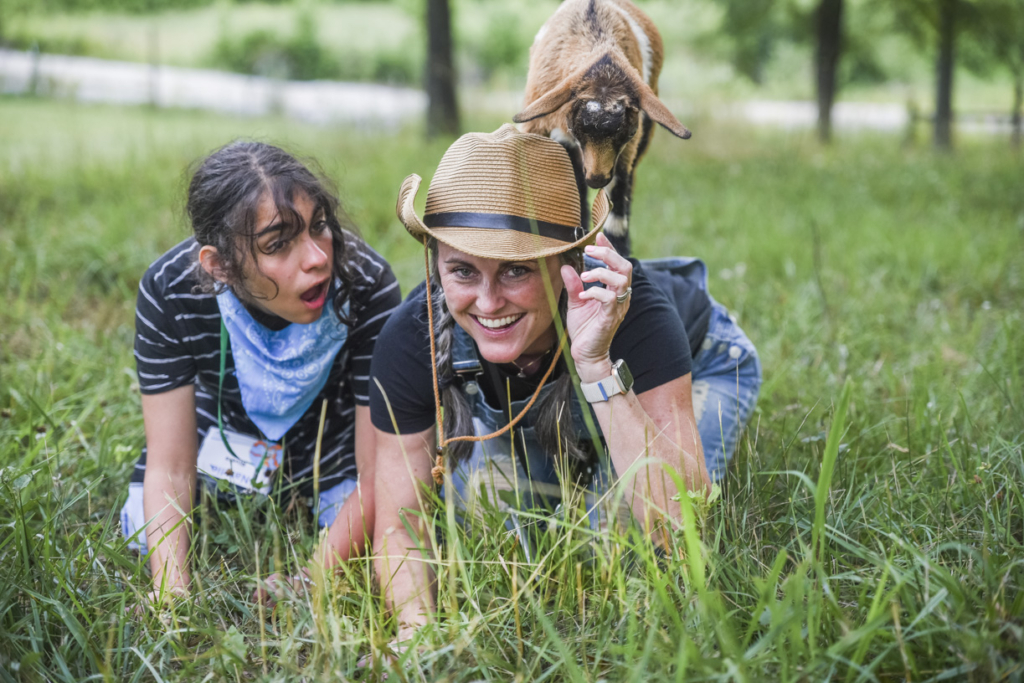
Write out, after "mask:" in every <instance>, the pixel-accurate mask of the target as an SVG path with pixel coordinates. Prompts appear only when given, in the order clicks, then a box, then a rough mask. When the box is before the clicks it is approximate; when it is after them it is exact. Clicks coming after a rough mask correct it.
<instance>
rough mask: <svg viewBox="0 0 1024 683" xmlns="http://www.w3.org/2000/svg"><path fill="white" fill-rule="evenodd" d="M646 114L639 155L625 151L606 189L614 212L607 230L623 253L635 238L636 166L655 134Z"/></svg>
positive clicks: (638, 150)
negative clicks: (631, 218)
mask: <svg viewBox="0 0 1024 683" xmlns="http://www.w3.org/2000/svg"><path fill="white" fill-rule="evenodd" d="M641 116H643V124H642V125H643V128H642V133H641V135H640V143H639V144H638V145H637V150H636V154H634V155H633V157H632V160H629V159H628V157H627V155H626V154H622V155H621V156H620V157H619V160H618V162H617V163H616V164H615V175H614V176H613V178H612V182H611V185H610V186H609V187H607V188H605V191H606V192H608V194H609V199H611V200H612V213H611V215H610V216H608V221H607V222H606V223H605V233H606V234H607V235H608V239H609V241H610V242H611V243H612V246H614V247H615V250H616V251H618V252H619V253H620V254H622V255H623V256H629V255H630V254H631V252H632V240H630V238H629V214H630V210H631V206H630V204H632V202H633V179H634V177H635V176H636V165H637V163H639V161H640V159H641V157H643V155H644V152H646V151H647V148H648V147H649V146H650V143H651V138H652V137H654V121H652V120H651V118H650V117H649V116H647V114H641Z"/></svg>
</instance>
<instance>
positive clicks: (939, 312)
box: [0, 99, 1024, 681]
mask: <svg viewBox="0 0 1024 683" xmlns="http://www.w3.org/2000/svg"><path fill="white" fill-rule="evenodd" d="M0 109H2V111H3V121H4V125H3V126H2V127H0V296H2V301H3V305H0V409H2V410H3V412H2V413H0V415H2V417H0V468H2V469H0V520H2V521H3V523H2V525H0V680H3V681H7V680H28V681H31V680H82V679H85V678H87V677H93V678H104V679H108V680H120V679H125V680H164V681H172V680H200V679H203V678H204V677H210V678H213V679H220V678H230V679H233V680H249V679H253V678H256V679H260V680H299V679H306V680H309V679H316V680H320V679H324V680H344V679H348V678H351V677H352V672H353V667H354V665H355V662H356V660H357V659H358V658H359V657H360V656H362V655H364V654H366V653H368V652H370V651H371V650H372V649H374V648H379V647H381V646H382V645H383V644H385V643H386V642H387V641H388V639H389V637H390V633H391V632H392V631H391V628H392V625H391V624H389V623H388V621H387V619H386V617H385V615H384V613H383V611H382V608H381V603H380V599H379V595H378V593H377V591H376V589H375V588H374V586H373V584H372V583H371V581H370V572H369V568H368V564H367V563H365V562H354V563H352V565H351V566H350V567H349V568H348V571H347V573H346V575H345V576H343V577H339V578H338V579H331V580H327V579H323V578H320V579H318V581H317V582H316V585H315V587H314V590H313V591H312V593H311V594H310V595H309V596H307V597H304V598H296V599H295V600H291V601H285V602H283V603H281V604H280V605H279V606H278V607H277V609H276V610H275V611H273V612H263V611H261V610H260V609H259V608H258V607H257V606H256V605H255V604H254V603H252V602H250V600H249V597H250V594H251V592H252V588H253V585H254V583H253V582H254V580H255V577H257V576H266V575H267V574H268V573H269V572H270V571H274V570H277V569H281V568H282V567H287V566H294V565H295V563H297V562H300V561H303V560H304V559H305V558H306V557H308V555H309V553H310V552H311V548H312V546H313V544H314V541H315V538H314V533H313V531H312V528H311V525H310V523H309V520H308V519H306V518H305V516H304V515H302V514H299V511H298V509H292V510H287V509H286V508H285V506H284V505H281V506H274V505H270V504H268V505H265V506H263V507H262V508H261V509H258V510H256V509H249V508H248V507H247V508H246V509H243V510H234V509H217V508H216V507H213V506H207V508H206V510H205V514H203V515H202V516H201V518H200V519H199V520H198V521H197V522H196V523H195V536H194V538H195V543H194V548H195V557H194V559H193V564H194V568H195V569H194V577H195V581H196V585H195V599H194V600H192V601H188V602H183V603H180V604H178V605H177V607H176V608H175V609H174V610H168V611H165V612H162V613H159V614H155V613H151V612H147V613H146V614H145V615H144V616H141V617H134V616H130V615H127V614H126V612H125V610H126V609H130V608H132V607H134V606H135V605H136V604H138V603H139V601H140V597H141V595H142V594H144V593H145V591H146V590H147V589H148V586H149V578H148V575H147V570H146V569H145V568H144V567H143V566H141V565H140V563H139V562H138V560H137V558H135V557H134V556H133V555H132V554H131V553H130V552H128V551H126V550H125V548H124V545H123V542H122V540H121V538H120V532H119V529H118V524H117V519H116V515H117V510H118V509H119V507H120V504H121V502H122V501H123V495H124V491H125V486H126V483H127V480H128V476H129V473H130V471H131V467H132V464H133V463H134V461H135V459H136V456H137V450H138V448H139V446H140V445H141V443H142V420H141V414H140V409H139V399H138V392H137V389H136V387H135V378H134V364H133V361H132V356H131V345H132V336H133V317H132V312H133V306H134V297H135V290H136V286H137V283H138V280H139V278H140V276H141V275H142V273H143V271H144V270H145V268H146V267H147V265H148V264H149V263H150V262H151V261H152V260H153V259H155V258H156V257H158V256H159V255H160V254H161V253H162V251H163V250H165V249H167V248H168V247H170V246H171V245H173V244H175V243H176V242H178V241H179V240H180V239H183V238H184V237H185V236H186V235H187V234H188V233H187V228H186V227H185V225H184V223H183V219H182V216H181V209H180V207H181V203H182V198H183V182H184V181H183V178H184V176H183V171H184V169H185V168H186V167H187V166H188V164H189V163H190V162H192V161H194V160H195V159H196V158H198V157H200V156H201V155H202V154H204V153H206V152H208V151H209V150H211V149H212V148H214V147H216V146H218V145H220V144H222V143H224V142H226V141H228V140H229V139H232V138H233V137H237V136H241V135H250V136H258V137H261V138H263V139H267V140H271V141H275V142H280V143H282V144H285V145H286V146H287V147H289V148H290V149H293V150H295V151H298V152H300V153H308V152H315V153H316V155H317V156H318V157H319V159H320V160H321V161H322V162H323V165H324V167H325V168H326V170H327V172H328V174H329V175H330V176H331V177H333V178H335V179H336V180H337V181H338V183H339V185H340V187H341V190H342V197H343V199H344V201H345V203H346V205H347V206H348V208H349V211H350V212H351V214H352V216H353V217H354V219H355V220H356V222H357V223H358V224H359V225H360V226H361V228H362V231H363V234H364V235H365V236H366V238H367V239H368V240H369V241H370V243H371V244H373V245H374V246H375V247H376V248H377V249H378V250H379V251H380V252H381V253H382V254H383V255H385V256H386V257H387V258H388V259H389V260H391V262H392V263H393V264H394V266H395V269H396V272H397V273H398V274H399V278H400V280H401V282H402V286H403V291H408V289H409V288H410V287H411V286H412V285H414V284H415V283H416V282H417V281H418V279H419V277H420V272H419V269H420V267H421V263H422V261H421V258H422V256H421V253H420V252H419V251H418V249H417V246H416V244H415V243H414V242H413V241H412V240H410V239H409V238H408V237H407V236H406V235H405V233H404V229H403V228H402V227H401V225H400V224H399V223H398V221H397V219H396V218H395V217H394V213H393V210H394V209H393V206H394V199H395V195H396V192H397V189H398V186H399V184H400V182H401V179H402V178H403V177H404V176H405V175H406V174H408V173H410V172H417V173H419V174H421V175H423V176H424V177H427V178H429V176H430V175H431V173H432V171H433V168H434V166H435V165H436V163H437V160H438V159H439V158H440V155H441V153H442V152H443V150H444V148H445V146H446V142H445V141H438V142H434V143H430V144H426V143H424V142H423V141H422V140H421V138H420V135H419V131H417V130H407V131H403V132H401V133H399V134H396V135H379V136H378V135H370V134H367V133H358V132H352V131H345V130H334V129H322V128H313V127H308V126H304V125H301V124H296V123H294V122H287V121H280V120H254V119H229V118H221V117H215V116H211V115H204V114H197V113H188V112H154V111H150V110H146V109H117V108H106V107H95V108H75V107H72V106H70V105H63V104H54V103H45V102H39V101H21V100H10V99H4V100H0ZM499 122H500V121H499V120H497V119H486V120H485V119H480V118H478V119H473V120H471V122H470V123H471V125H472V126H473V127H474V128H477V129H490V128H494V127H496V125H497V124H498V123H499ZM687 123H688V124H689V125H690V126H691V127H692V128H693V130H694V131H695V134H694V138H693V139H692V140H691V141H689V142H685V143H684V142H681V141H678V140H675V139H670V138H669V136H668V135H666V134H664V132H660V133H659V134H658V138H657V139H656V144H655V145H654V148H653V151H652V153H651V155H650V157H649V158H647V159H645V160H644V161H643V164H642V165H641V167H640V170H639V176H638V180H637V189H636V195H635V197H636V200H635V204H634V207H635V208H634V218H633V229H634V241H635V243H636V245H637V252H638V255H639V256H641V257H651V256H661V255H665V254H696V255H700V256H702V257H703V258H704V259H705V260H706V262H707V263H708V265H709V268H710V271H711V291H712V293H713V294H714V296H715V297H716V298H717V299H719V300H720V301H722V302H723V303H725V304H726V305H727V306H729V307H730V308H731V309H732V310H733V311H734V312H735V313H736V314H737V315H738V318H739V322H740V324H741V325H742V326H743V327H744V329H745V330H746V331H747V333H748V334H749V336H750V337H751V339H753V340H754V342H755V344H756V345H757V347H758V349H759V352H760V354H761V359H762V362H763V365H764V369H765V384H764V388H763V391H762V395H761V399H760V403H759V406H758V410H757V412H756V414H755V415H754V418H753V421H752V425H751V428H750V430H749V433H748V435H747V438H745V439H744V441H743V443H742V445H741V447H740V451H739V453H738V455H737V457H736V458H735V459H734V461H733V463H732V465H731V467H730V471H729V475H728V478H727V479H726V481H725V482H724V490H723V495H722V498H721V499H720V500H719V501H718V502H717V503H716V504H714V505H713V506H712V508H711V510H710V511H709V512H708V513H707V516H706V518H705V519H704V534H703V538H702V540H701V539H697V538H696V537H695V536H694V535H692V534H691V535H690V536H689V537H687V538H685V539H684V538H683V537H680V538H679V539H678V547H679V548H686V549H687V552H685V553H681V554H680V555H679V556H673V557H671V558H667V559H662V560H660V561H659V560H657V559H656V558H655V557H654V554H653V553H652V552H651V551H650V549H649V548H647V547H646V546H644V544H642V543H640V544H637V543H636V542H634V541H631V540H630V539H608V540H606V541H604V542H602V543H599V544H598V545H597V552H596V555H595V557H594V559H593V561H592V562H590V563H587V562H585V561H584V559H585V558H584V555H583V550H584V547H585V546H586V545H587V541H588V539H587V538H586V533H585V532H584V530H583V529H580V528H573V527H572V525H571V524H568V523H567V524H563V525H560V526H559V527H558V528H557V529H556V530H555V531H553V532H552V533H551V534H550V535H549V536H547V537H546V538H545V539H544V540H543V542H542V547H543V548H544V550H545V552H544V553H542V554H541V555H540V557H542V558H543V559H542V561H540V562H537V563H534V564H528V563H526V562H525V559H524V558H523V556H522V554H521V553H520V552H519V551H518V550H517V549H516V548H514V547H513V546H512V545H511V544H510V543H509V542H508V539H507V538H506V537H504V536H502V535H487V534H480V535H470V536H463V535H461V534H454V536H452V538H453V539H456V540H452V541H451V542H450V543H449V544H448V545H447V546H444V547H441V548H440V552H439V557H438V566H439V582H438V584H439V586H440V587H441V588H440V596H439V605H440V606H441V608H440V609H441V616H442V618H441V619H440V620H439V622H438V624H437V625H436V627H434V628H432V629H430V630H429V631H427V632H426V633H425V634H424V643H425V645H426V647H425V649H424V650H423V651H422V652H419V651H412V652H411V653H410V654H409V655H407V657H406V663H407V664H408V665H409V668H408V669H407V670H406V671H405V672H400V673H399V674H398V675H397V676H396V679H397V680H446V681H474V680H500V681H508V680H517V681H534V680H552V681H562V680H569V681H597V680H599V679H605V680H609V681H612V680H616V681H618V680H625V681H641V680H695V681H696V680H748V681H760V680H795V681H812V680H824V679H830V680H842V681H857V680H862V681H870V680H896V679H900V680H902V679H910V680H915V681H923V680H973V681H991V680H1019V679H1020V678H1021V677H1022V675H1024V669H1022V668H1021V666H1022V665H1021V662H1020V653H1021V651H1022V648H1024V643H1022V640H1024V592H1022V591H1021V589H1020V586H1021V585H1022V584H1024V565H1022V562H1021V558H1022V557H1024V552H1022V544H1024V519H1022V510H1024V458H1022V448H1024V412H1022V411H1024V391H1022V387H1024V384H1022V383H1024V369H1022V364H1024V334H1022V331H1024V325H1022V324H1024V312H1022V309H1021V303H1020V302H1021V301H1022V300H1024V248H1022V247H1024V195H1022V193H1021V192H1020V179H1021V178H1022V177H1024V173H1022V172H1024V161H1022V159H1021V158H1020V157H1019V156H1017V157H1015V156H1014V155H1013V154H1012V153H1011V152H1010V151H1009V150H1008V149H1007V148H1006V147H1005V145H1004V144H1002V143H1001V142H1000V141H996V140H992V139H989V138H979V139H962V140H960V144H959V148H958V150H957V152H956V154H954V155H950V156H940V155H936V154H934V153H932V152H931V151H930V150H929V149H927V144H926V142H925V141H922V142H921V144H920V146H916V147H915V146H909V147H908V146H904V145H903V144H902V143H901V141H900V140H899V139H896V138H892V137H872V136H861V137H849V136H846V137H843V138H841V139H840V140H839V142H838V144H837V145H835V146H834V147H833V148H830V149H822V148H820V147H819V146H818V145H817V144H815V143H814V142H813V140H812V139H811V138H810V137H809V136H805V135H802V134H800V135H795V134H785V133H778V132H769V131H757V130H749V129H742V128H741V129H736V128H723V127H721V125H720V124H716V123H715V122H714V121H702V120H694V121H687ZM421 201H422V198H421ZM847 397H848V400H849V404H848V407H847ZM696 512H698V513H699V512H700V511H696ZM442 519H443V518H442ZM570 521H571V520H570ZM701 546H703V550H700V548H701Z"/></svg>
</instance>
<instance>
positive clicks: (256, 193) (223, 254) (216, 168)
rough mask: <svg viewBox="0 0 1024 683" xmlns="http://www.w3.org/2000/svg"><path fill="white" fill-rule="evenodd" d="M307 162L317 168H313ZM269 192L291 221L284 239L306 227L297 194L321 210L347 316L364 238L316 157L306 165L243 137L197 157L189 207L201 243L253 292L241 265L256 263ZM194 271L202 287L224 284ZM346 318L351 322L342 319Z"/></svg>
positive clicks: (337, 298)
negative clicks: (355, 245)
mask: <svg viewBox="0 0 1024 683" xmlns="http://www.w3.org/2000/svg"><path fill="white" fill-rule="evenodd" d="M310 165H311V166H313V167H314V168H315V169H316V170H317V172H316V173H314V172H313V171H311V170H310V169H309V166H310ZM267 193H270V196H271V197H272V198H273V201H274V204H275V206H276V207H277V210H278V212H279V213H280V215H281V218H282V219H284V223H285V225H286V226H287V227H286V228H285V234H283V235H282V237H284V238H286V239H288V238H291V237H293V236H295V235H298V234H300V233H301V232H303V231H304V230H306V229H307V228H308V226H307V225H306V221H305V219H304V218H303V217H302V215H301V214H300V213H299V212H298V211H297V210H296V208H295V200H296V197H297V195H298V194H299V193H303V194H305V195H306V196H307V197H309V199H310V200H311V201H312V203H313V205H314V207H315V208H316V209H317V210H322V211H323V214H324V220H326V222H327V225H328V226H329V229H330V233H331V238H332V241H333V250H334V258H333V263H332V271H331V274H332V276H333V277H335V278H337V279H338V280H340V281H341V285H340V286H339V287H338V288H337V289H336V291H335V295H334V310H335V311H336V312H337V314H338V315H339V316H343V313H342V311H343V310H344V308H343V306H344V304H345V302H346V301H347V300H348V298H349V296H350V294H351V292H352V286H353V285H352V282H353V276H352V271H353V264H352V258H354V257H355V254H357V253H358V251H356V250H353V249H352V248H351V246H352V245H351V243H352V241H353V240H358V239H359V237H358V234H357V231H356V229H355V226H354V225H353V224H352V223H351V221H350V220H349V218H348V216H347V215H346V214H345V212H344V210H343V209H342V208H341V205H340V203H339V202H338V197H337V194H336V192H334V191H333V188H332V186H331V185H330V182H329V181H328V180H327V179H326V177H325V176H324V175H323V173H322V172H321V171H320V169H319V167H318V165H317V164H316V163H315V162H312V161H311V162H307V163H306V164H304V163H303V162H301V161H299V160H298V159H296V158H295V157H294V156H292V155H291V154H289V153H288V152H286V151H284V150H283V149H281V148H279V147H275V146H274V145H268V144H267V143H264V142H256V141H250V140H238V141H235V142H232V143H230V144H227V145H225V146H224V147H221V148H220V149H218V150H217V151H215V152H214V153H212V154H211V155H210V156H208V157H206V158H205V159H203V161H202V162H200V163H199V166H198V168H196V170H195V172H194V173H193V174H192V179H191V181H190V182H189V186H188V201H187V203H186V205H185V210H186V212H187V213H188V218H189V221H190V222H191V223H192V232H193V234H194V235H195V238H196V241H197V242H199V244H200V245H203V246H206V245H209V246H212V247H215V248H216V249H217V254H218V256H219V258H220V265H221V268H222V269H223V271H224V273H225V275H226V276H227V279H228V282H230V283H231V286H232V288H234V289H235V290H236V291H238V290H241V292H242V293H244V294H247V295H249V296H250V297H252V296H253V295H252V293H251V292H249V291H247V290H246V289H245V288H244V286H243V285H242V266H243V264H244V263H245V260H246V259H247V258H249V259H252V262H253V263H254V264H255V265H256V268H257V269H259V259H258V258H257V257H258V253H259V248H258V246H257V243H256V233H257V230H258V228H259V226H257V225H256V217H257V214H258V207H259V203H260V200H261V199H262V198H263V196H264V195H265V194H267ZM196 273H197V274H198V277H199V289H200V290H201V291H205V292H217V291H220V290H221V288H222V287H224V286H225V285H224V284H222V283H219V282H217V281H216V280H214V279H213V277H212V276H210V275H209V274H208V273H207V272H206V271H205V270H203V269H202V268H196ZM272 282H273V281H272ZM274 286H275V287H276V286H277V283H276V282H275V283H274ZM350 315H351V312H350ZM342 320H343V322H345V323H350V322H351V321H350V320H349V319H346V318H345V317H342Z"/></svg>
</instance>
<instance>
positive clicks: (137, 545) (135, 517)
mask: <svg viewBox="0 0 1024 683" xmlns="http://www.w3.org/2000/svg"><path fill="white" fill-rule="evenodd" d="M199 478H200V485H201V486H207V487H208V488H212V489H213V490H216V484H215V483H213V482H212V481H210V480H209V479H208V478H207V477H204V476H200V477H199ZM355 490H356V480H355V479H345V480H343V481H342V482H341V483H340V484H338V485H337V486H334V487H332V488H329V489H327V490H326V491H321V492H320V514H319V517H318V519H317V522H318V523H319V524H320V526H321V527H326V526H330V524H331V522H333V521H334V518H335V517H337V516H338V512H339V511H340V510H341V506H342V505H344V504H345V501H346V500H348V497H349V496H350V495H352V492H353V491H355ZM311 507H312V506H311ZM121 533H123V534H124V538H125V540H126V541H128V547H129V548H132V549H134V550H138V551H139V552H140V553H142V554H143V555H145V554H146V553H148V552H149V550H148V548H147V546H146V513H145V512H144V511H143V507H142V484H140V483H132V484H128V500H126V501H125V503H124V506H123V507H122V508H121Z"/></svg>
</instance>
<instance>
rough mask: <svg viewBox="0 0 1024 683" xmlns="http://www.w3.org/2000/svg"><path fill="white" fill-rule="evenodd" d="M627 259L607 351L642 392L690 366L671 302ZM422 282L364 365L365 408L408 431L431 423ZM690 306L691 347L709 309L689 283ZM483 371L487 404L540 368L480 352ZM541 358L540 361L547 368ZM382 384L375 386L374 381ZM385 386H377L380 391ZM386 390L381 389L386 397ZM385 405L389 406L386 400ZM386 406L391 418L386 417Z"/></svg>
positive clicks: (529, 383)
mask: <svg viewBox="0 0 1024 683" xmlns="http://www.w3.org/2000/svg"><path fill="white" fill-rule="evenodd" d="M630 261H631V262H632V263H633V295H632V299H631V301H630V305H629V311H628V312H627V313H626V317H625V319H624V320H623V321H622V324H621V325H620V326H619V329H618V331H617V332H616V334H615V337H614V338H613V339H612V345H611V358H612V360H618V359H620V358H622V359H625V361H626V364H627V365H628V366H629V369H630V372H632V373H633V379H634V384H633V390H634V391H635V392H636V393H638V394H642V393H643V392H645V391H648V390H649V389H654V388H655V387H659V386H661V385H663V384H665V383H667V382H670V381H672V380H674V379H676V378H678V377H682V376H683V375H686V374H687V373H689V372H690V365H691V357H690V341H689V340H690V337H688V331H689V330H688V329H687V328H686V327H685V326H684V322H683V320H682V319H681V318H680V313H679V310H678V308H677V306H676V305H675V304H673V303H670V302H669V300H668V299H667V298H666V296H665V294H664V293H663V292H662V290H661V289H659V288H658V287H656V286H655V285H654V284H653V283H652V282H651V280H650V278H649V277H648V276H647V273H646V272H645V270H644V268H643V267H642V266H641V265H640V263H639V262H638V261H635V260H633V259H630ZM425 292H426V283H421V284H420V285H419V286H417V287H416V288H415V289H413V290H412V291H411V292H410V293H409V296H408V297H406V299H405V301H404V302H403V303H402V305H401V306H400V307H399V308H398V310H396V311H395V314H394V315H392V316H391V318H390V319H389V320H388V322H387V323H386V324H385V325H384V329H383V330H381V333H380V337H379V338H378V339H377V346H376V349H375V351H374V357H373V365H372V367H371V370H370V375H371V377H372V381H371V382H370V415H371V417H372V419H373V424H374V426H375V427H377V428H378V429H380V430H381V431H384V432H388V433H391V434H394V433H396V428H397V433H401V434H414V433H417V432H421V431H423V430H425V429H427V428H429V427H431V426H432V425H433V424H434V423H435V421H436V420H435V414H436V413H435V408H434V393H433V388H432V382H433V378H432V375H431V372H430V362H431V361H430V340H429V337H428V334H427V330H428V324H427V310H426V306H427V305H426V295H425ZM687 296H688V297H689V298H690V299H692V301H691V302H690V303H692V304H693V305H692V306H689V307H688V309H690V310H693V311H694V314H693V315H692V316H687V317H688V318H690V320H689V321H688V322H691V321H692V322H694V324H695V325H696V326H697V327H700V325H701V324H703V328H702V329H694V330H693V331H694V332H695V333H697V334H699V337H698V338H694V345H695V347H696V346H697V345H699V344H700V342H701V341H702V340H703V337H704V334H705V333H706V331H707V315H706V314H705V309H708V310H709V309H710V304H709V300H708V297H707V294H705V293H704V292H703V291H701V290H699V289H696V288H694V289H693V290H692V293H690V294H688V295H687ZM480 361H481V362H482V363H483V365H484V373H483V375H482V376H481V377H480V381H481V384H482V386H483V389H484V395H485V396H487V397H488V399H489V400H488V402H489V403H491V404H492V405H500V403H496V402H494V397H496V396H498V391H499V387H498V386H495V384H496V380H500V385H499V386H500V391H501V392H502V393H504V391H506V388H505V384H504V383H505V381H508V382H509V385H508V386H509V388H510V390H511V392H512V399H513V400H518V399H521V398H524V397H526V396H529V395H530V394H531V393H532V392H533V390H534V389H536V386H537V383H538V382H539V381H540V377H541V376H542V375H543V374H544V373H543V371H541V372H537V373H536V374H535V375H533V376H532V377H529V378H526V379H519V378H518V377H516V373H514V372H509V371H508V370H506V369H505V368H503V367H502V366H495V365H492V364H490V363H488V362H487V361H485V360H484V359H483V358H480ZM549 362H550V361H549V360H547V359H545V360H544V361H542V362H541V364H542V365H543V368H544V369H545V370H546V369H547V363H549ZM378 382H379V383H380V387H378V385H377V383H378ZM381 387H382V388H383V393H382V391H381ZM385 395H386V396H385ZM389 404H390V409H391V410H390V411H389V410H388V406H389ZM392 413H393V414H394V420H393V421H392Z"/></svg>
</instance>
